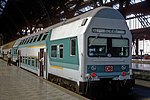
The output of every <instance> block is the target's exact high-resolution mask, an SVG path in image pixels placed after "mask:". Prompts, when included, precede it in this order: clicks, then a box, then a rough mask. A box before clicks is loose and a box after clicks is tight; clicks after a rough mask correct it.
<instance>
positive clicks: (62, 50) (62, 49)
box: [59, 44, 64, 58]
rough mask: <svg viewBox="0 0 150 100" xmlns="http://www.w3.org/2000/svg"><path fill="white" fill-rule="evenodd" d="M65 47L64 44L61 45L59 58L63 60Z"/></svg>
mask: <svg viewBox="0 0 150 100" xmlns="http://www.w3.org/2000/svg"><path fill="white" fill-rule="evenodd" d="M63 52H64V46H63V44H61V45H59V57H60V58H63V55H64V53H63Z"/></svg>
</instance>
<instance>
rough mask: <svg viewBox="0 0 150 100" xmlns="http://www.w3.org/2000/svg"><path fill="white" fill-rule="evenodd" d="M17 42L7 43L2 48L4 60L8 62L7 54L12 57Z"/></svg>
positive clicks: (0, 53)
mask: <svg viewBox="0 0 150 100" xmlns="http://www.w3.org/2000/svg"><path fill="white" fill-rule="evenodd" d="M15 41H16V40H14V41H11V42H9V43H6V44H4V45H2V46H0V57H1V58H3V59H4V60H8V57H7V54H8V53H10V54H11V55H12V49H13V45H14V43H15Z"/></svg>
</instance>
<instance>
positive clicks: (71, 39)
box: [70, 37, 77, 56]
mask: <svg viewBox="0 0 150 100" xmlns="http://www.w3.org/2000/svg"><path fill="white" fill-rule="evenodd" d="M73 40H75V47H74V49H73V50H75V51H74V54H72V41H73ZM76 45H77V38H76V37H74V38H70V56H76V48H77V47H76Z"/></svg>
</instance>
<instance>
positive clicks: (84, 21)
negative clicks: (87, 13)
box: [81, 18, 88, 26]
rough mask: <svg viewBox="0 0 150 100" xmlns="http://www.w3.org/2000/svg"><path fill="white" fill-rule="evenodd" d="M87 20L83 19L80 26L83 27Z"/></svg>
mask: <svg viewBox="0 0 150 100" xmlns="http://www.w3.org/2000/svg"><path fill="white" fill-rule="evenodd" d="M87 20H88V19H87V18H86V19H83V21H82V24H81V26H84V25H85V24H86V22H87Z"/></svg>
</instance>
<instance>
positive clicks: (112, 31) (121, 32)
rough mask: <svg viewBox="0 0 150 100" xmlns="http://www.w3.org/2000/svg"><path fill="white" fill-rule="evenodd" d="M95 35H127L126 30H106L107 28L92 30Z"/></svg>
mask: <svg viewBox="0 0 150 100" xmlns="http://www.w3.org/2000/svg"><path fill="white" fill-rule="evenodd" d="M92 32H93V33H104V34H125V33H126V31H125V30H120V29H105V28H92Z"/></svg>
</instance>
